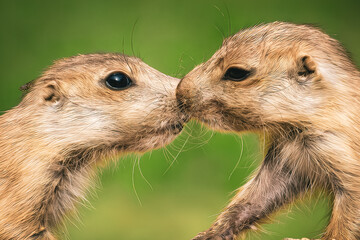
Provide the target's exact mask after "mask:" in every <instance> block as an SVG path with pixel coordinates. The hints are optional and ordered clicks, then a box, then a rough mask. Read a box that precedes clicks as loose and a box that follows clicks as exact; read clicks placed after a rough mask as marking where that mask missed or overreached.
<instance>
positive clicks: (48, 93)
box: [41, 81, 62, 105]
mask: <svg viewBox="0 0 360 240" xmlns="http://www.w3.org/2000/svg"><path fill="white" fill-rule="evenodd" d="M41 91H42V94H41V97H42V98H43V101H44V102H45V103H47V104H51V105H53V104H56V103H59V102H60V101H61V99H62V95H61V92H60V89H59V86H58V84H57V83H56V82H55V81H51V82H48V83H46V85H45V86H44V87H43V89H41Z"/></svg>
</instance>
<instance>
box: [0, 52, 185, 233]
mask: <svg viewBox="0 0 360 240" xmlns="http://www.w3.org/2000/svg"><path fill="white" fill-rule="evenodd" d="M178 82H179V80H178V79H176V78H172V77H170V76H167V75H165V74H162V73H160V72H159V71H157V70H155V69H153V68H151V67H150V66H148V65H146V64H145V63H144V62H142V61H141V60H140V59H138V58H135V57H128V56H125V55H121V54H89V55H79V56H75V57H70V58H65V59H61V60H58V61H56V62H55V63H54V65H52V66H51V67H50V68H49V69H48V70H46V71H45V72H44V73H43V75H42V76H40V77H39V78H38V79H37V80H35V81H33V82H32V83H31V84H28V85H26V86H24V87H23V89H27V91H28V93H27V94H26V95H25V97H24V98H23V100H22V101H21V103H20V104H19V105H18V106H16V107H15V108H13V109H11V110H9V111H7V112H6V113H5V114H3V115H2V116H0V169H1V170H0V239H2V240H8V239H29V240H30V239H54V238H55V234H54V231H55V230H56V226H57V225H58V224H60V223H61V222H62V218H63V216H64V215H65V214H66V213H68V212H69V211H72V210H73V209H74V205H75V202H77V201H79V200H81V199H82V198H84V196H85V193H86V189H87V188H88V187H89V185H90V184H91V178H92V176H94V174H95V170H96V169H95V166H96V163H98V162H101V160H104V159H106V158H115V157H117V156H118V155H119V154H122V153H126V152H143V151H146V150H149V149H153V148H158V147H161V146H163V145H164V144H167V143H169V142H170V141H172V140H173V139H174V138H175V137H176V136H177V135H178V133H179V132H180V131H181V129H182V123H183V119H184V116H183V114H182V113H181V112H180V111H179V110H178V107H177V101H176V97H175V89H176V86H177V84H178Z"/></svg>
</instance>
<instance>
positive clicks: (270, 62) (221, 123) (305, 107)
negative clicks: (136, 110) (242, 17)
mask: <svg viewBox="0 0 360 240" xmlns="http://www.w3.org/2000/svg"><path fill="white" fill-rule="evenodd" d="M230 67H236V68H242V69H246V70H248V71H250V75H249V76H248V77H247V78H246V79H245V80H243V81H231V80H224V79H223V76H224V74H225V72H226V71H227V69H229V68H230ZM359 83H360V74H359V71H358V70H357V68H356V66H355V65H354V64H353V63H352V62H351V60H350V59H349V57H348V56H347V54H346V51H345V50H344V48H343V47H342V46H341V45H340V43H339V42H338V41H336V40H334V39H332V38H331V37H329V36H328V35H326V34H325V33H323V32H322V31H321V30H319V29H317V28H314V27H311V26H307V25H295V24H291V23H282V22H274V23H270V24H265V25H260V26H256V27H253V28H249V29H245V30H242V31H240V32H239V33H237V34H235V35H234V36H232V37H229V38H227V39H226V40H225V41H224V42H223V45H222V47H221V48H220V50H218V51H217V52H216V53H215V54H214V55H213V56H212V57H211V58H210V60H208V61H207V62H205V63H203V64H201V65H199V66H197V67H196V68H195V69H194V70H192V71H191V72H190V73H188V74H187V75H186V76H185V77H184V79H183V80H182V81H181V82H180V84H179V86H178V88H177V97H178V101H179V103H180V105H181V107H182V109H183V110H184V111H186V112H188V113H190V114H191V115H192V116H193V117H194V118H195V119H198V120H200V121H202V122H204V123H206V124H207V125H209V126H210V127H211V128H214V129H219V130H223V131H235V132H242V131H245V130H247V131H248V130H250V131H256V132H261V133H262V134H264V135H265V138H266V139H269V141H268V151H267V154H266V157H265V159H264V161H263V163H262V165H261V167H260V168H259V170H258V171H257V173H256V175H255V176H254V177H253V178H252V179H251V180H250V181H249V182H248V183H247V184H246V185H245V186H243V187H242V188H241V189H240V191H239V192H238V193H237V195H236V196H235V197H234V198H233V200H232V201H231V203H230V204H229V205H228V206H227V207H226V208H225V210H224V211H223V212H222V213H221V214H220V215H219V217H218V218H217V220H216V222H215V223H214V224H213V225H212V227H211V228H210V229H209V230H207V231H205V232H203V233H201V234H199V235H198V236H197V237H196V238H195V239H197V240H200V239H234V238H235V237H236V236H238V235H240V234H241V233H243V232H244V231H245V230H247V229H250V228H252V226H253V225H254V224H256V223H258V222H259V221H261V220H264V219H266V218H267V217H268V216H269V214H270V213H272V212H274V211H276V210H277V209H278V208H280V207H281V206H283V205H285V204H288V203H291V202H292V201H293V200H294V199H296V198H298V197H299V196H301V195H303V194H304V193H306V192H310V193H311V192H313V191H312V190H313V189H316V188H321V189H326V190H328V191H330V192H331V193H332V194H333V196H334V202H333V210H332V215H331V219H330V222H329V225H328V226H327V228H326V231H325V233H324V235H323V236H322V239H326V240H329V239H336V240H344V239H346V240H356V239H360V200H359V199H360V144H359V143H360V120H359V116H360V84H359Z"/></svg>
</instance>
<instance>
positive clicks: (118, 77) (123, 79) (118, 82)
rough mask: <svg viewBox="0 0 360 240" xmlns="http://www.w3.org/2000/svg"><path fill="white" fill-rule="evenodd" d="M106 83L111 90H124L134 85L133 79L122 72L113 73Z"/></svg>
mask: <svg viewBox="0 0 360 240" xmlns="http://www.w3.org/2000/svg"><path fill="white" fill-rule="evenodd" d="M105 83H106V86H107V87H108V88H110V89H111V90H123V89H126V88H128V87H130V86H131V85H132V81H131V79H130V78H129V77H128V76H127V75H125V74H124V73H121V72H116V73H112V74H110V75H109V76H107V77H106V79H105Z"/></svg>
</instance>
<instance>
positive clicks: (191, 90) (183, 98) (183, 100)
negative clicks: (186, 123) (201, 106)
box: [176, 77, 195, 112]
mask: <svg viewBox="0 0 360 240" xmlns="http://www.w3.org/2000/svg"><path fill="white" fill-rule="evenodd" d="M194 97H195V85H194V83H193V82H192V81H191V79H190V78H188V77H184V78H183V79H181V81H180V83H179V84H178V86H177V88H176V99H177V102H178V107H179V108H180V110H181V111H183V112H187V111H188V109H190V108H191V107H192V106H193V103H192V102H193V99H194Z"/></svg>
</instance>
